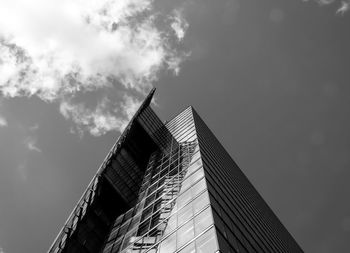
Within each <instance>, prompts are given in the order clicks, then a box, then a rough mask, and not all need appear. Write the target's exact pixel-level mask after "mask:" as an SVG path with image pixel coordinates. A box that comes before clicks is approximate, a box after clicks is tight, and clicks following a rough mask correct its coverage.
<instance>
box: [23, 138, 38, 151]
mask: <svg viewBox="0 0 350 253" xmlns="http://www.w3.org/2000/svg"><path fill="white" fill-rule="evenodd" d="M24 145H25V147H26V148H27V149H28V150H30V151H36V152H39V153H41V149H40V148H39V147H38V146H37V140H36V138H34V137H32V136H29V137H27V138H26V139H25V140H24Z"/></svg>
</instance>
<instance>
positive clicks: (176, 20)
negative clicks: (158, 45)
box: [170, 10, 189, 41]
mask: <svg viewBox="0 0 350 253" xmlns="http://www.w3.org/2000/svg"><path fill="white" fill-rule="evenodd" d="M172 19H173V22H172V23H171V25H170V26H171V28H173V30H174V32H175V35H176V37H177V39H178V40H179V41H181V40H183V38H184V37H185V33H186V31H187V29H188V26H189V25H188V23H187V21H186V20H185V19H184V18H183V14H182V11H180V10H174V12H173V16H172Z"/></svg>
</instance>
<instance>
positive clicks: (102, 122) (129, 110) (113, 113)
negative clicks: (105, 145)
mask: <svg viewBox="0 0 350 253" xmlns="http://www.w3.org/2000/svg"><path fill="white" fill-rule="evenodd" d="M111 104H113V103H112V102H111V101H109V100H108V99H107V98H105V99H103V100H102V102H100V103H98V105H97V106H96V107H95V108H93V109H89V108H86V107H85V106H84V104H76V103H71V102H70V101H63V102H62V103H61V105H60V112H61V113H62V115H63V116H64V117H65V118H66V119H71V120H72V121H73V122H75V123H76V126H75V129H76V130H77V132H78V133H80V134H82V133H83V132H84V131H85V130H87V131H89V132H90V134H91V135H94V136H99V135H102V134H105V133H106V132H108V131H111V130H118V131H120V132H121V131H122V130H123V129H124V128H125V126H126V125H127V123H128V121H129V120H130V118H131V117H132V115H133V114H134V113H135V111H136V110H137V108H138V106H139V104H140V101H138V100H136V99H135V98H133V97H131V96H126V95H125V96H124V98H123V102H122V103H121V104H120V105H119V106H112V105H111ZM110 108H119V110H121V113H120V112H118V109H114V110H110Z"/></svg>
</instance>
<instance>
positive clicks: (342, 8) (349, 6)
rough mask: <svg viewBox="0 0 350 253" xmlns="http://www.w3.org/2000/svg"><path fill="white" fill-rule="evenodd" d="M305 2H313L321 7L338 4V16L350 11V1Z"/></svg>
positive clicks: (306, 0) (320, 0) (307, 0)
mask: <svg viewBox="0 0 350 253" xmlns="http://www.w3.org/2000/svg"><path fill="white" fill-rule="evenodd" d="M303 1H304V2H309V1H313V2H316V3H318V4H320V5H329V4H333V3H334V4H335V3H336V4H338V6H339V7H338V9H337V11H336V13H337V14H344V13H345V12H347V11H348V10H350V0H303Z"/></svg>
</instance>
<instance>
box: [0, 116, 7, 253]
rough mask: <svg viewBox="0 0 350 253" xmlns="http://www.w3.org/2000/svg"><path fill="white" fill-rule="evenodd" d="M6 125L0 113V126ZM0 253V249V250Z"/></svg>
mask: <svg viewBox="0 0 350 253" xmlns="http://www.w3.org/2000/svg"><path fill="white" fill-rule="evenodd" d="M7 125H8V123H7V120H6V119H5V117H4V116H1V115H0V127H6V126H7ZM0 253H1V251H0Z"/></svg>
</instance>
